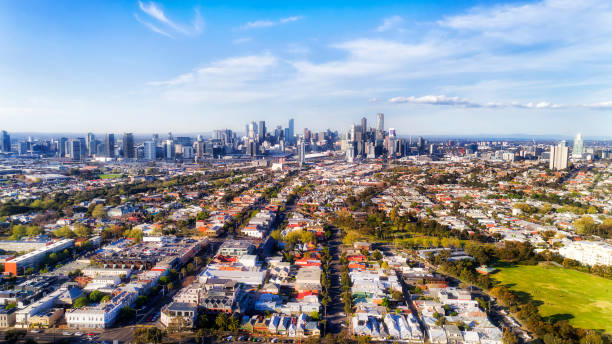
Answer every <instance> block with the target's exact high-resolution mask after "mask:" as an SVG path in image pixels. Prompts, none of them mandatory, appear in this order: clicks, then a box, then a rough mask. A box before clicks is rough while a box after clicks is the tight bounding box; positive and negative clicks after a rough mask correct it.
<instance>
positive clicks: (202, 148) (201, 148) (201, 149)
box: [195, 141, 206, 160]
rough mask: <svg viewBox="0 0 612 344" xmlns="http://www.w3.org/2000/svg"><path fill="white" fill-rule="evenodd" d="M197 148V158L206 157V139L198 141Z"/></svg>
mask: <svg viewBox="0 0 612 344" xmlns="http://www.w3.org/2000/svg"><path fill="white" fill-rule="evenodd" d="M195 148H196V149H195V151H196V153H195V154H196V158H197V159H198V160H199V159H202V158H203V157H204V153H206V143H205V142H204V141H196V143H195Z"/></svg>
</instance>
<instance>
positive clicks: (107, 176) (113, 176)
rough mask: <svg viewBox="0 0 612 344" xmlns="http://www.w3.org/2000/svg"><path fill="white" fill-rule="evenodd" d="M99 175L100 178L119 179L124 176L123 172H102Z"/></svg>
mask: <svg viewBox="0 0 612 344" xmlns="http://www.w3.org/2000/svg"><path fill="white" fill-rule="evenodd" d="M98 177H99V178H100V179H118V178H121V177H123V174H121V173H107V174H100V175H98Z"/></svg>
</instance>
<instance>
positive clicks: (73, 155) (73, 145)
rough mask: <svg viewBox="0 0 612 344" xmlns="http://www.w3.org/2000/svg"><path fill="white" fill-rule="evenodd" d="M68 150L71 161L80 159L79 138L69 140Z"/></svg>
mask: <svg viewBox="0 0 612 344" xmlns="http://www.w3.org/2000/svg"><path fill="white" fill-rule="evenodd" d="M68 150H69V154H70V160H72V161H79V160H81V140H79V139H72V140H69V141H68Z"/></svg>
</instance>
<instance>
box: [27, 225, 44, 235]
mask: <svg viewBox="0 0 612 344" xmlns="http://www.w3.org/2000/svg"><path fill="white" fill-rule="evenodd" d="M42 233H43V230H42V228H40V227H39V226H28V228H27V229H26V234H27V236H29V237H35V236H38V235H40V234H42Z"/></svg>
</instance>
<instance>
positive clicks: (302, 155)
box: [299, 140, 306, 166]
mask: <svg viewBox="0 0 612 344" xmlns="http://www.w3.org/2000/svg"><path fill="white" fill-rule="evenodd" d="M299 149H300V166H303V165H304V163H305V162H306V147H305V145H304V140H300V147H299Z"/></svg>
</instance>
